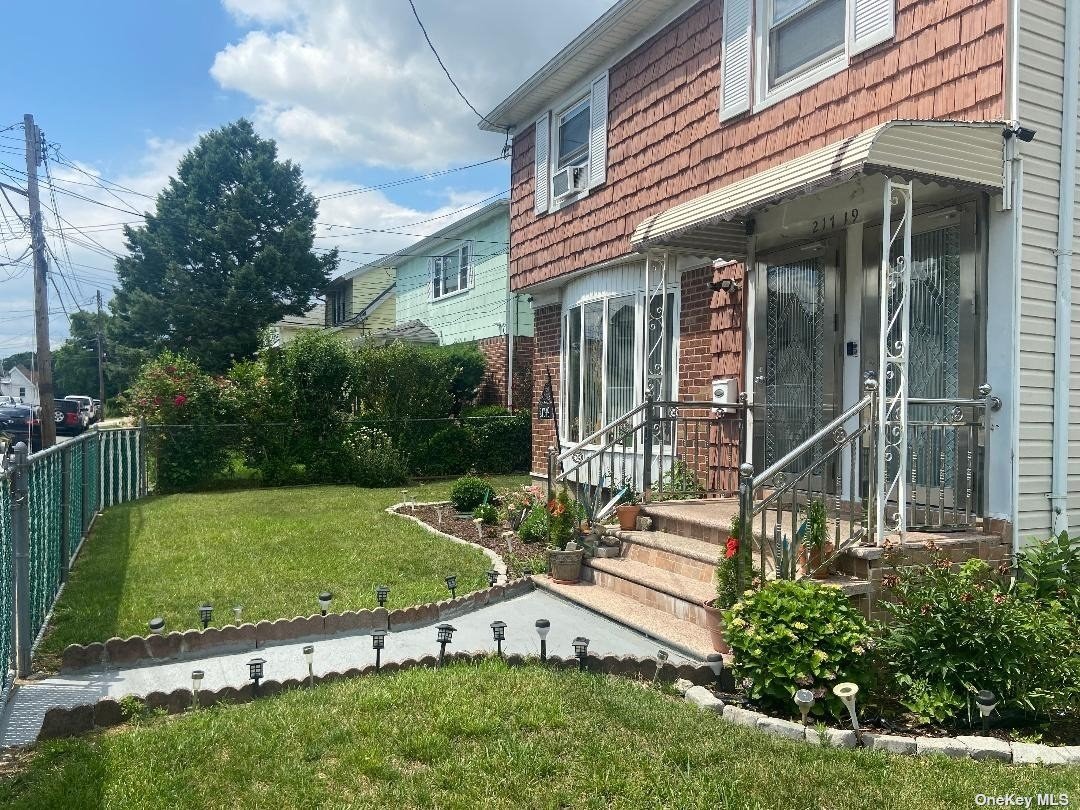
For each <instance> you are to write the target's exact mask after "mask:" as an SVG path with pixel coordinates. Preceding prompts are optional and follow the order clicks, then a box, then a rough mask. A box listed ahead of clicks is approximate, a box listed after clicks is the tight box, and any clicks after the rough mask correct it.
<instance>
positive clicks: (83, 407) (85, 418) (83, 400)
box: [64, 394, 94, 428]
mask: <svg viewBox="0 0 1080 810" xmlns="http://www.w3.org/2000/svg"><path fill="white" fill-rule="evenodd" d="M64 399H66V400H69V401H70V402H78V403H79V416H80V418H81V420H82V426H83V427H84V428H86V427H89V426H90V425H91V424H92V423H93V421H94V400H92V399H91V398H90V397H84V396H77V395H75V394H70V395H68V396H66V397H64Z"/></svg>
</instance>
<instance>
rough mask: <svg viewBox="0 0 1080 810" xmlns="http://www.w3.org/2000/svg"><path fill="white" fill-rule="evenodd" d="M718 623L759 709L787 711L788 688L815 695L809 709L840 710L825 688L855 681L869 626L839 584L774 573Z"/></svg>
mask: <svg viewBox="0 0 1080 810" xmlns="http://www.w3.org/2000/svg"><path fill="white" fill-rule="evenodd" d="M724 624H725V636H726V638H727V641H728V643H729V644H730V645H731V649H732V652H734V654H735V669H734V674H735V676H736V678H737V679H738V680H740V681H742V682H743V683H744V684H745V686H746V690H747V693H748V695H749V697H750V698H751V699H752V700H754V701H755V702H757V703H759V704H760V705H762V706H763V707H766V708H770V709H774V710H779V711H782V712H784V713H785V714H787V713H790V712H791V711H792V708H793V706H794V704H793V703H792V702H791V696H792V693H793V692H794V691H795V690H796V689H799V688H806V689H810V690H811V691H813V693H814V697H815V698H816V699H817V702H816V703H815V704H814V709H813V711H814V714H816V715H832V716H834V717H840V716H842V713H843V711H844V710H843V704H841V702H840V700H839V698H837V697H836V696H834V695H833V694H832V687H833V686H834V685H835V684H837V683H839V682H841V681H848V680H851V681H856V682H859V681H860V680H863V678H864V676H865V675H866V674H867V673H868V670H869V668H868V666H867V659H868V656H867V655H866V652H867V651H868V650H869V649H871V648H872V646H873V640H872V639H871V637H870V630H869V627H868V626H867V623H866V620H865V619H864V618H863V617H862V615H861V614H860V613H859V612H858V611H857V610H856V609H855V607H854V606H853V605H852V604H851V603H850V602H849V601H848V598H847V597H846V596H845V595H844V593H843V592H842V591H841V590H840V589H839V588H832V587H829V586H824V585H817V584H815V583H812V582H807V581H798V582H795V581H791V580H774V581H772V582H769V583H768V584H767V585H766V586H765V587H764V588H762V589H761V590H759V591H747V592H746V593H745V594H744V596H743V599H742V600H740V601H739V602H737V603H736V604H735V606H734V607H732V608H731V610H729V611H727V612H726V613H725V614H724ZM864 682H865V681H864Z"/></svg>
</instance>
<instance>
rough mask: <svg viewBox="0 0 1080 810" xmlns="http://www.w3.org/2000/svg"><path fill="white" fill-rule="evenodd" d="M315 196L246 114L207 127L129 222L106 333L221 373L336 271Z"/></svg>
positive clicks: (303, 307)
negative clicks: (316, 248)
mask: <svg viewBox="0 0 1080 810" xmlns="http://www.w3.org/2000/svg"><path fill="white" fill-rule="evenodd" d="M317 212H318V203H317V202H316V200H315V198H314V197H313V196H312V195H311V194H310V193H309V192H308V191H307V189H306V187H305V186H304V182H303V178H302V176H301V171H300V167H299V166H297V165H296V164H294V163H292V162H291V161H284V162H283V161H280V160H278V159H277V146H276V144H275V143H274V142H273V141H272V140H267V139H263V138H260V137H259V136H258V135H256V134H255V131H254V129H253V128H252V126H251V124H250V123H249V122H248V121H246V120H243V119H241V120H239V121H236V122H235V123H232V124H229V125H228V126H225V127H222V128H221V129H218V130H213V131H212V132H210V133H208V134H207V135H204V136H203V137H202V138H201V139H200V140H199V143H198V144H197V145H196V146H195V147H194V148H193V149H192V150H191V151H190V152H188V153H187V154H186V155H185V156H184V157H183V159H182V160H181V161H180V164H179V166H178V168H177V173H176V177H174V178H170V180H169V184H168V186H167V187H166V188H165V189H164V190H163V191H162V192H161V193H160V194H159V195H158V197H157V200H156V205H155V211H154V212H153V213H152V214H147V216H146V224H145V225H142V226H139V227H136V228H131V227H128V228H127V229H126V230H125V238H126V242H127V248H128V250H129V251H130V256H129V257H126V258H122V259H119V260H117V262H116V269H117V275H118V276H119V279H120V287H119V289H118V290H117V292H116V295H115V297H114V298H113V300H112V301H111V302H110V305H109V306H110V308H111V310H112V312H113V313H114V314H115V316H116V318H115V321H114V322H113V323H112V324H110V326H111V327H112V328H111V329H110V331H111V332H112V333H113V335H114V336H115V338H116V339H117V340H118V341H119V343H120V344H121V345H123V346H125V347H128V348H130V349H134V350H139V351H142V352H146V353H147V354H156V353H157V352H159V351H161V350H162V349H171V350H172V351H175V352H179V353H184V354H187V355H189V356H190V357H192V358H193V359H194V360H195V361H196V362H198V363H199V364H200V365H201V366H202V367H203V368H204V369H206V370H207V371H211V372H221V371H224V370H225V369H226V368H228V366H229V365H230V363H231V362H232V361H233V360H239V359H242V358H245V357H250V356H251V355H253V354H254V353H255V351H256V350H257V349H258V348H259V331H260V330H261V329H263V328H265V327H266V326H269V325H270V324H272V323H274V322H276V321H278V320H280V319H281V318H282V317H283V316H285V315H302V314H303V313H304V312H305V311H307V310H308V309H309V308H310V306H311V300H312V298H313V296H314V295H315V294H316V293H317V292H319V291H320V290H321V289H322V288H323V287H324V286H325V285H326V283H327V281H328V280H329V276H330V274H331V273H332V272H333V271H334V270H335V269H336V268H337V252H336V251H331V252H330V253H327V254H324V255H321V256H320V255H317V254H315V253H314V252H313V250H312V246H313V244H314V241H313V240H314V237H315V217H316V214H317Z"/></svg>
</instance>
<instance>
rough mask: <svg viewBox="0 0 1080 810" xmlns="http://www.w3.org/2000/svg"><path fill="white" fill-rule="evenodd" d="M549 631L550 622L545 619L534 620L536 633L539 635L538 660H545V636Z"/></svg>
mask: <svg viewBox="0 0 1080 810" xmlns="http://www.w3.org/2000/svg"><path fill="white" fill-rule="evenodd" d="M550 632H551V622H549V621H548V620H547V619H537V620H536V635H538V636H540V660H541V661H547V637H548V633H550Z"/></svg>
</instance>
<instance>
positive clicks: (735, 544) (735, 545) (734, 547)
mask: <svg viewBox="0 0 1080 810" xmlns="http://www.w3.org/2000/svg"><path fill="white" fill-rule="evenodd" d="M738 553H739V541H738V540H736V539H735V538H734V537H729V538H728V539H727V551H725V552H724V556H725V557H726V558H727V559H729V560H730V559H731V558H732V557H734V556H735V555H736V554H738Z"/></svg>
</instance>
